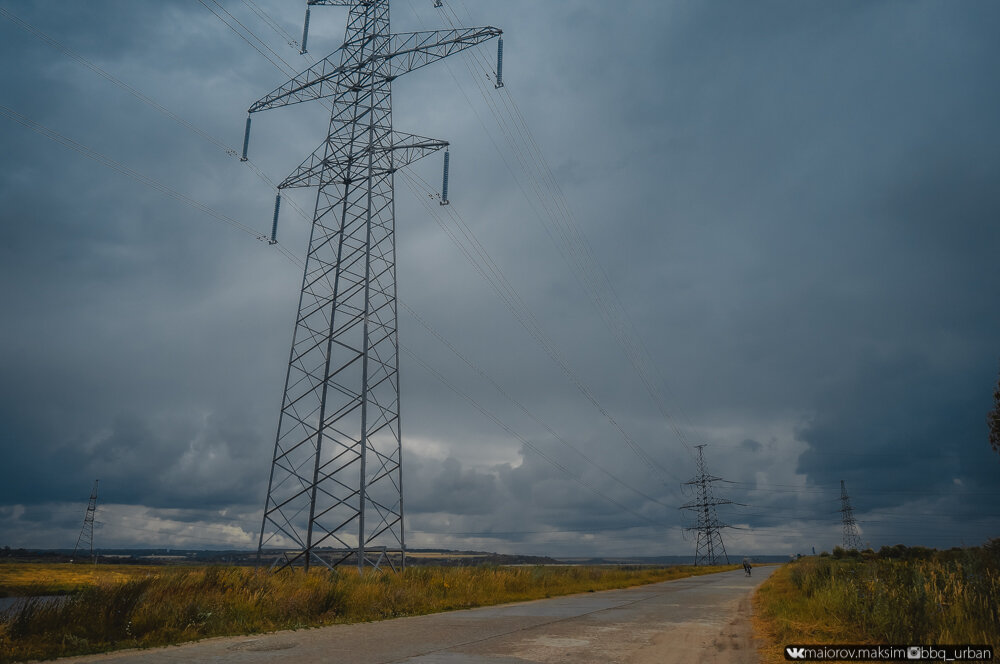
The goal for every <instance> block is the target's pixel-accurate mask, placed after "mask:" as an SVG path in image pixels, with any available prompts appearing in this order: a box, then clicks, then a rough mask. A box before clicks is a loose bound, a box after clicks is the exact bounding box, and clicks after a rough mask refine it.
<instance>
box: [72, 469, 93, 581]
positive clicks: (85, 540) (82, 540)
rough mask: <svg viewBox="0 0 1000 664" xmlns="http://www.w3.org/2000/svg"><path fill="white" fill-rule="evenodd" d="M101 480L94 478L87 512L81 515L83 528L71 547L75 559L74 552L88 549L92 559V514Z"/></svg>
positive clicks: (73, 559)
mask: <svg viewBox="0 0 1000 664" xmlns="http://www.w3.org/2000/svg"><path fill="white" fill-rule="evenodd" d="M100 481H101V480H94V490H93V491H91V492H90V502H88V503H87V513H86V514H84V516H83V528H81V529H80V536H79V537H77V538H76V547H75V548H74V549H73V557H72V558H71V559H70V560H72V561H74V562H75V561H76V554H77V552H79V551H81V550H82V551H88V550H89V551H90V559H91V560H94V515H95V514H97V485H98V484H99V483H100Z"/></svg>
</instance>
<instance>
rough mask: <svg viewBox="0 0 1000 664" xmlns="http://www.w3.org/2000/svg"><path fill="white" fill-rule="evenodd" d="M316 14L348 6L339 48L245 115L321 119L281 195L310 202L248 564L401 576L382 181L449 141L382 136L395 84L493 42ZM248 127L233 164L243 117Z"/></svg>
mask: <svg viewBox="0 0 1000 664" xmlns="http://www.w3.org/2000/svg"><path fill="white" fill-rule="evenodd" d="M314 5H335V6H342V7H349V8H350V9H349V14H348V19H347V30H346V36H345V38H344V43H343V45H342V46H341V47H340V48H338V49H337V50H336V51H334V52H333V53H332V54H331V55H329V56H327V57H326V58H324V59H323V60H321V61H320V62H318V63H316V64H315V65H313V66H312V67H310V68H309V69H306V70H305V71H303V72H302V73H301V74H298V75H297V76H295V77H294V78H293V79H292V80H290V81H289V82H287V83H285V84H284V85H282V86H281V87H279V88H277V89H276V90H274V91H273V92H272V93H270V94H269V95H267V96H266V97H264V98H262V99H261V100H259V101H258V102H256V103H255V104H253V106H251V107H250V109H249V113H256V112H258V111H263V110H268V109H273V108H278V107H281V106H287V105H290V104H297V103H302V102H306V101H313V100H318V99H327V100H329V103H330V105H331V109H332V110H331V115H330V123H329V131H328V132H327V137H326V139H325V140H324V141H323V143H322V144H321V145H320V146H319V147H318V148H317V149H316V150H315V151H314V152H313V153H312V154H311V155H310V156H309V157H308V158H307V159H306V160H305V161H303V162H302V164H301V165H300V166H299V167H298V168H297V169H296V170H295V171H294V172H293V173H292V174H291V175H290V176H288V178H286V179H285V180H284V181H283V182H282V183H281V184H280V185H279V186H278V189H279V191H280V190H282V189H286V188H290V187H316V188H317V194H316V207H315V212H314V215H313V222H312V233H311V237H310V240H309V250H308V254H307V256H306V264H305V270H304V274H303V279H302V289H301V294H300V299H299V308H298V315H297V317H296V319H295V331H294V336H293V340H292V349H291V354H290V357H289V362H288V373H287V375H286V379H285V389H284V397H283V400H282V405H281V414H280V418H279V423H278V431H277V437H276V440H275V446H274V457H273V461H272V464H271V475H270V480H269V482H268V490H267V499H266V502H265V506H264V518H263V522H262V526H261V532H260V539H259V542H258V561H260V559H261V557H262V556H264V555H267V554H271V553H273V554H275V555H276V556H277V558H278V560H276V563H275V564H276V565H278V566H281V567H285V566H290V565H300V564H301V565H303V566H304V567H305V568H306V569H307V570H308V568H309V566H310V564H311V563H317V562H318V563H320V564H322V565H325V566H327V567H333V566H335V565H338V564H341V563H344V562H347V561H349V559H350V558H352V557H354V558H356V562H357V565H358V568H359V569H361V570H363V569H364V568H365V566H366V565H368V566H372V567H376V568H377V567H379V566H380V565H381V564H383V563H384V562H385V563H388V564H389V565H392V566H393V567H395V565H396V562H398V563H399V564H400V565H401V566H405V551H406V546H405V538H404V530H403V478H402V442H401V436H400V407H399V403H400V399H399V344H398V340H397V306H396V250H395V240H396V235H395V218H394V212H395V206H394V201H393V178H394V173H395V172H396V171H397V170H398V169H400V168H402V167H404V166H406V165H408V164H410V163H412V162H414V161H416V160H418V159H420V158H422V157H424V156H426V155H428V154H431V153H432V152H435V151H437V150H440V149H441V148H444V147H446V146H447V145H448V143H447V142H446V141H442V140H433V139H428V138H423V137H421V136H416V135H413V134H406V133H402V132H399V131H396V130H395V129H394V128H393V124H392V81H393V80H394V79H396V78H398V77H399V76H401V75H403V74H406V73H408V72H411V71H413V70H415V69H419V68H421V67H424V66H426V65H428V64H430V63H431V62H435V61H437V60H440V59H442V58H445V57H447V56H449V55H452V54H454V53H457V52H459V51H461V50H464V49H466V48H469V47H471V46H475V45H476V44H479V43H481V42H484V41H486V40H489V39H492V38H494V37H499V36H500V34H501V31H500V30H498V29H496V28H492V27H484V28H464V29H455V30H439V31H426V32H411V33H401V34H393V33H392V32H390V29H389V1H388V0H369V1H365V0H308V6H314ZM246 129H247V131H246V136H245V140H244V152H243V154H244V158H245V157H246V143H247V140H248V139H249V133H250V118H249V116H248V117H247V128H246ZM279 196H280V195H279ZM279 200H280V198H279ZM275 208H276V209H275V214H277V202H276V206H275ZM273 239H274V237H273V233H272V241H273ZM321 553H322V554H324V556H326V557H321V555H320V554H321Z"/></svg>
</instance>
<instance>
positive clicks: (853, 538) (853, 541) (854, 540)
mask: <svg viewBox="0 0 1000 664" xmlns="http://www.w3.org/2000/svg"><path fill="white" fill-rule="evenodd" d="M840 514H841V516H842V519H841V521H842V522H843V524H844V548H845V549H847V550H848V551H851V550H854V551H860V550H861V535H860V534H859V533H858V522H857V521H856V520H855V519H854V510H853V509H852V508H851V498H850V497H849V496H848V495H847V486H846V485H845V484H844V480H840Z"/></svg>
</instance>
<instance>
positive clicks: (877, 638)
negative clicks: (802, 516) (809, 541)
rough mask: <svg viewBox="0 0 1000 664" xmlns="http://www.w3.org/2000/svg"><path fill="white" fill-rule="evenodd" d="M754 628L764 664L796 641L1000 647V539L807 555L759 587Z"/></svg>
mask: <svg viewBox="0 0 1000 664" xmlns="http://www.w3.org/2000/svg"><path fill="white" fill-rule="evenodd" d="M754 627H755V631H756V632H757V635H758V636H759V637H761V638H762V639H763V641H764V643H765V645H764V647H763V648H762V650H761V654H762V656H763V660H764V661H765V662H784V661H785V658H784V652H783V647H784V646H785V645H787V644H793V643H795V644H801V643H816V644H826V643H870V644H876V643H879V644H893V643H895V644H905V643H913V644H918V643H919V644H961V643H974V644H980V645H993V646H996V645H1000V540H993V541H992V542H991V543H989V544H987V545H986V546H983V547H977V548H971V549H953V550H950V551H933V550H930V549H923V548H917V549H907V548H906V547H899V546H897V547H891V548H890V547H884V548H883V549H882V550H881V551H879V552H878V553H875V552H873V551H867V552H863V553H857V552H852V553H846V552H842V551H836V552H835V556H822V557H809V558H802V559H800V560H798V561H795V562H792V563H788V564H787V565H784V566H782V567H781V568H780V569H778V570H776V571H775V572H774V574H772V575H771V578H769V579H768V580H767V581H766V582H764V583H763V584H762V585H761V587H760V588H759V589H758V591H757V594H756V595H755V597H754Z"/></svg>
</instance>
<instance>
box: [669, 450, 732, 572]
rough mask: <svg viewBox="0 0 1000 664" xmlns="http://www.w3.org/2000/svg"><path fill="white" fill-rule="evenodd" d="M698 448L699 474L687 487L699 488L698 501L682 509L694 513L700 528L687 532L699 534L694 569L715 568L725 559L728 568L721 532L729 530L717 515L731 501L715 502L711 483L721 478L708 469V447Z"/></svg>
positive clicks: (718, 499) (719, 499)
mask: <svg viewBox="0 0 1000 664" xmlns="http://www.w3.org/2000/svg"><path fill="white" fill-rule="evenodd" d="M696 447H697V448H698V474H697V475H695V476H694V477H693V478H692V479H691V480H690V481H688V482H685V483H684V484H686V485H692V486H696V487H698V497H697V499H696V500H695V501H693V502H690V503H687V504H685V505H681V509H685V510H693V511H694V513H695V514H697V516H698V525H697V526H694V527H691V528H688V529H687V530H697V531H698V539H697V541H696V543H695V549H694V564H695V565H706V564H707V565H715V564H716V561H717V560H718V559H719V558H720V557H722V558H725V559H726V564H727V565H728V564H729V555H728V554H727V553H726V545H725V544H723V543H722V529H723V528H729V526H728V525H726V524H724V523H720V522H719V516H718V514H717V513H716V511H715V508H716V506H717V505H730V504H732V503H733V501H731V500H726V499H725V498H715V497H714V496H713V495H712V482H718V481H719V480H721V479H722V478H721V477H715V476H714V475H709V473H708V468H707V467H706V465H705V454H704V451H705V446H704V445H696Z"/></svg>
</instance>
